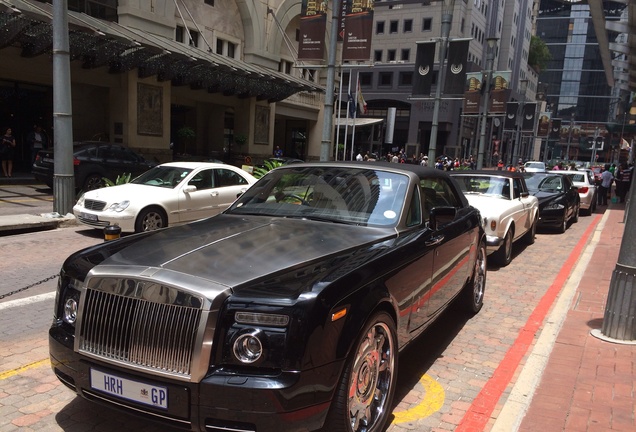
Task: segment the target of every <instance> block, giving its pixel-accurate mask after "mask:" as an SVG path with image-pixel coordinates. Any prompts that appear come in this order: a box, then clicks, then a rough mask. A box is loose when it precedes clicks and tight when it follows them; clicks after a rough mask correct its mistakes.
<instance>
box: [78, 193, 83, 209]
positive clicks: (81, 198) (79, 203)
mask: <svg viewBox="0 0 636 432" xmlns="http://www.w3.org/2000/svg"><path fill="white" fill-rule="evenodd" d="M77 205H78V206H80V207H84V194H82V195H80V197H79V199H78V200H77Z"/></svg>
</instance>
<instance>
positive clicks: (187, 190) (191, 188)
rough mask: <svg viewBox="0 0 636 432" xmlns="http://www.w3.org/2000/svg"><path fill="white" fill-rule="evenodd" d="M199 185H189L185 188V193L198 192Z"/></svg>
mask: <svg viewBox="0 0 636 432" xmlns="http://www.w3.org/2000/svg"><path fill="white" fill-rule="evenodd" d="M196 190H197V187H196V186H193V185H187V186H185V187H184V188H183V193H190V192H196Z"/></svg>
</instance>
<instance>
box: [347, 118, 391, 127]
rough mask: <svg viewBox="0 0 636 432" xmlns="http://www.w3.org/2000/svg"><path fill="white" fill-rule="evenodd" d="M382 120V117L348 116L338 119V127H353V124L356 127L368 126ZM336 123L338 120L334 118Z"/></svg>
mask: <svg viewBox="0 0 636 432" xmlns="http://www.w3.org/2000/svg"><path fill="white" fill-rule="evenodd" d="M383 121H384V119H383V118H356V119H352V118H348V119H340V120H339V122H340V127H345V126H347V127H353V125H354V124H355V126H356V127H360V126H370V125H374V124H378V123H382V122H383ZM336 124H338V120H336Z"/></svg>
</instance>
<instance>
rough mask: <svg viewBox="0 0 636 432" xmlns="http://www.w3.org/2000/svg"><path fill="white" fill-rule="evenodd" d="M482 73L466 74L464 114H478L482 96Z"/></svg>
mask: <svg viewBox="0 0 636 432" xmlns="http://www.w3.org/2000/svg"><path fill="white" fill-rule="evenodd" d="M483 75H484V74H483V73H482V72H469V73H467V74H466V87H465V89H464V114H479V107H481V98H482V97H484V96H482V94H481V92H482V88H481V86H482V82H483Z"/></svg>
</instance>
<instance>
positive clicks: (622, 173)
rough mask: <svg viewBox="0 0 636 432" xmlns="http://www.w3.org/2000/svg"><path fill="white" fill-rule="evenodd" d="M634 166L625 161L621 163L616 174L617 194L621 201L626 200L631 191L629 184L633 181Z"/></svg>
mask: <svg viewBox="0 0 636 432" xmlns="http://www.w3.org/2000/svg"><path fill="white" fill-rule="evenodd" d="M632 171H633V167H631V168H628V167H627V164H626V163H625V162H623V163H622V164H621V165H620V168H619V172H618V173H617V174H616V196H617V197H618V199H619V200H620V202H622V203H624V202H625V196H626V195H627V192H629V185H630V184H631V182H632Z"/></svg>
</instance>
